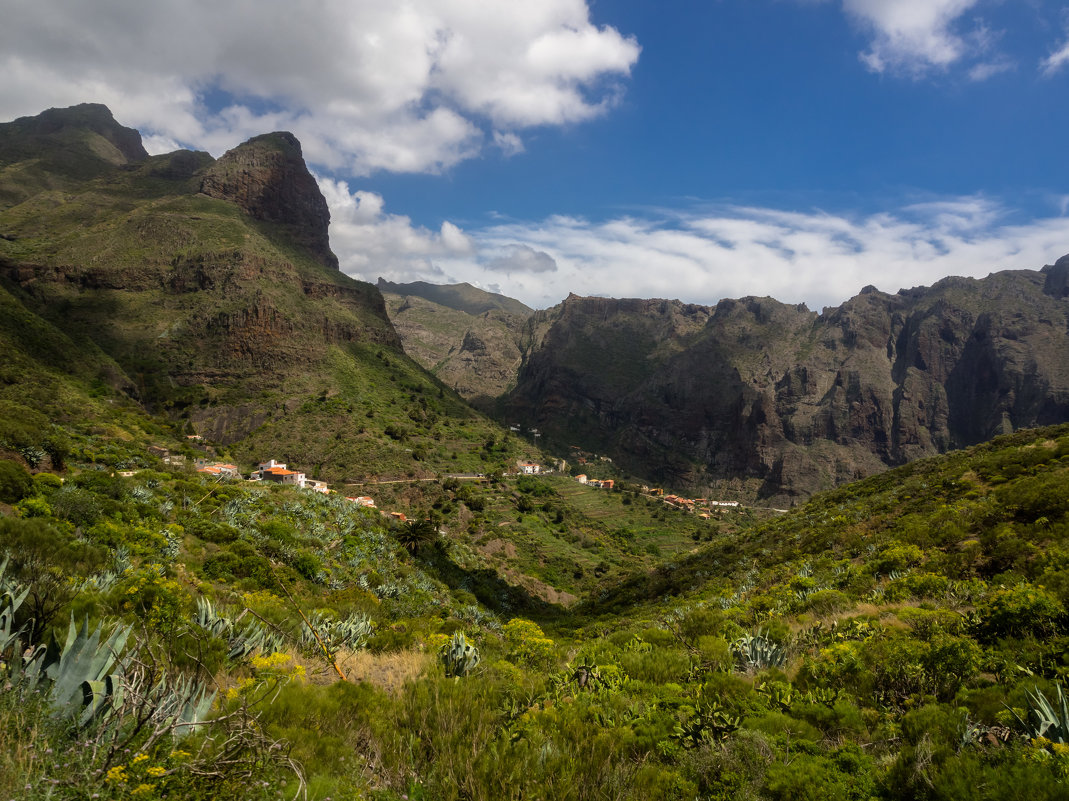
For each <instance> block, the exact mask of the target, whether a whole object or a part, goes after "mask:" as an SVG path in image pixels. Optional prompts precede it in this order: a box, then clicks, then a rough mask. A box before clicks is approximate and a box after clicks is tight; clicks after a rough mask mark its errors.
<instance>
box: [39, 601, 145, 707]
mask: <svg viewBox="0 0 1069 801" xmlns="http://www.w3.org/2000/svg"><path fill="white" fill-rule="evenodd" d="M103 628H104V627H103V625H100V626H98V627H97V628H96V629H95V630H94V631H93V632H92V634H90V633H89V618H88V617H86V618H85V619H84V620H83V621H82V625H81V627H80V628H75V626H74V618H73V617H72V618H71V622H70V627H69V628H68V630H67V642H66V643H65V644H64V646H63V651H62V652H61V653H60V656H59V659H58V660H56V661H55V662H53V663H52V664H50V665H49V666H48V667H47V668H45V674H46V675H47V676H48V678H50V679H51V680H52V689H51V691H50V692H49V700H50V701H51V704H52V706H53V707H55V708H56V710H57V711H58V712H63V711H65V710H66V709H67V708H68V707H69V706H70V705H71V704H74V703H76V702H78V701H80V700H81V698H82V682H85V681H100V680H101V679H102V678H103V677H104V676H106V675H107V674H108V673H109V672H110V671H111V669H112V668H113V667H114V666H115V663H116V661H117V660H118V657H119V652H120V651H122V649H123V647H124V646H125V645H126V640H127V638H128V637H129V636H130V627H129V626H120V627H119V628H117V629H116V630H115V631H113V632H112V633H111V635H110V636H109V637H108V638H107V639H106V640H104V641H103V642H101V640H100V637H101V634H102V633H103Z"/></svg>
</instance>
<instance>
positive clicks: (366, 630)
mask: <svg viewBox="0 0 1069 801" xmlns="http://www.w3.org/2000/svg"><path fill="white" fill-rule="evenodd" d="M372 631H374V626H373V625H372V623H371V619H370V618H369V617H367V616H366V615H362V614H360V613H359V612H356V613H353V614H351V615H349V617H347V618H346V619H345V620H333V619H332V618H330V617H328V616H327V615H324V614H322V613H319V612H313V613H312V614H311V616H309V618H308V622H307V623H302V624H301V642H302V644H304V645H306V646H310V647H314V646H317V645H319V644H320V643H322V645H323V646H324V647H326V649H327V651H329V652H330V653H332V654H334V653H337V652H338V651H339V650H340V649H342V648H349V649H351V650H353V651H356V650H359V649H360V648H363V647H364V646H365V645H366V644H367V640H368V638H369V637H370V636H371V633H372Z"/></svg>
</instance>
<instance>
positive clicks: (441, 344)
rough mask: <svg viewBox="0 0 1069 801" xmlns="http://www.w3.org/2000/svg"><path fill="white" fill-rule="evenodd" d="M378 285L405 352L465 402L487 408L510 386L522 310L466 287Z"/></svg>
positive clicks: (517, 365) (381, 282)
mask: <svg viewBox="0 0 1069 801" xmlns="http://www.w3.org/2000/svg"><path fill="white" fill-rule="evenodd" d="M378 287H379V289H380V290H381V291H382V294H383V297H384V298H385V300H386V308H387V311H388V313H389V315H390V319H391V320H392V321H393V324H394V327H395V328H396V329H397V333H398V335H399V336H400V337H401V341H402V342H403V343H404V348H405V352H406V353H408V354H409V355H410V356H411V357H412V358H414V359H415V360H416V361H417V362H419V363H420V364H421V365H423V366H424V367H425V368H427V369H428V370H430V371H431V372H432V373H434V375H436V376H437V377H438V378H439V379H440V380H441V381H443V382H444V383H445V384H447V385H448V386H450V387H452V388H453V389H454V390H456V391H457V392H458V393H459V394H460V395H461V396H462V397H464V398H465V399H467V400H468V401H469V402H470V403H472V404H474V405H476V406H478V407H480V408H483V409H485V410H488V409H491V408H492V407H493V406H494V404H495V403H496V399H497V398H498V397H499V396H500V395H502V394H504V393H505V392H507V391H508V390H509V389H510V388H511V387H512V385H513V384H514V383H515V380H516V373H517V371H518V370H519V368H520V361H521V357H520V347H519V342H520V339H521V336H522V334H523V329H524V324H525V323H526V321H527V319H528V317H530V316H531V314H532V311H531V309H529V308H528V307H527V306H524V305H523V304H522V303H520V302H519V301H518V300H513V299H512V298H507V297H504V296H502V295H498V294H494V293H492V292H484V291H483V290H480V289H477V288H476V287H473V286H471V285H470V284H451V285H444V286H439V285H435V284H428V283H425V282H423V281H416V282H414V283H410V284H395V283H391V282H389V281H384V280H383V279H381V278H380V279H379V283H378Z"/></svg>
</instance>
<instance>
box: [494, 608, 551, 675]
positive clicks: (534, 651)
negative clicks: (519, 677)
mask: <svg viewBox="0 0 1069 801" xmlns="http://www.w3.org/2000/svg"><path fill="white" fill-rule="evenodd" d="M501 633H502V634H503V635H504V636H505V643H506V645H507V646H508V649H509V659H511V660H512V661H513V662H518V663H520V664H524V665H528V666H529V667H548V666H549V665H550V663H552V661H553V659H554V656H555V652H556V649H555V647H554V645H553V640H551V639H549V638H548V637H546V635H545V633H544V632H543V631H542V629H541V628H539V626H538V624H537V623H532V622H531V621H530V620H523V619H522V618H518V617H517V618H513V619H512V620H510V621H509V622H508V623H506V624H505V625H504V627H503V628H502V630H501Z"/></svg>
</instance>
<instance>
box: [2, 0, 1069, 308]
mask: <svg viewBox="0 0 1069 801" xmlns="http://www.w3.org/2000/svg"><path fill="white" fill-rule="evenodd" d="M87 5H88V4H79V3H76V2H74V0H36V2H33V3H29V2H26V1H25V0H0V13H3V16H4V18H5V20H15V23H14V24H9V25H5V26H4V28H3V30H2V31H0V69H3V70H4V74H5V75H8V76H12V77H13V80H8V81H6V82H5V84H6V85H5V86H4V87H2V88H0V117H2V118H4V119H11V118H13V117H15V116H19V115H22V114H33V113H37V112H38V111H40V110H42V109H44V108H47V107H49V106H61V105H69V104H73V103H77V102H86V101H96V102H105V103H107V104H108V105H109V106H110V107H111V108H112V110H113V112H114V113H115V114H116V117H117V118H118V119H119V120H120V121H121V122H123V123H125V124H128V125H133V126H135V127H137V128H139V129H140V130H141V131H142V133H143V134H144V135H145V137H146V142H147V144H148V146H149V147H150V149H152V150H153V151H154V152H164V151H167V150H170V149H174V148H176V147H178V146H185V147H195V148H198V149H206V150H209V151H210V152H212V153H213V154H215V155H219V154H221V153H222V152H223V151H225V150H226V149H227V148H229V147H232V146H234V145H236V144H237V143H239V142H240V141H242V140H244V139H245V138H248V137H249V136H252V135H255V134H257V133H261V132H264V131H267V130H277V129H286V130H292V131H293V132H294V133H296V134H297V136H298V137H299V138H300V139H301V141H302V143H303V145H304V150H305V156H306V159H307V160H308V161H309V163H310V166H311V167H312V169H313V170H314V172H315V173H316V175H317V176H318V177H319V178H320V182H321V186H322V188H323V190H324V194H325V195H326V196H327V198H328V202H329V203H330V204H331V209H332V217H333V223H332V230H331V238H332V245H333V247H334V249H335V251H336V252H337V253H338V255H339V257H340V259H341V263H342V266H343V269H345V270H346V271H347V272H349V273H350V274H353V275H354V276H356V277H360V278H364V279H367V280H372V281H374V280H375V279H376V278H377V277H378V276H383V277H386V278H388V279H390V280H395V281H409V280H428V281H435V282H440V283H446V282H455V281H469V282H471V283H473V284H476V285H478V286H482V287H484V288H486V289H490V290H492V291H500V292H503V293H505V294H508V295H511V296H513V297H518V298H519V299H521V300H523V301H525V302H527V303H528V304H529V305H532V306H536V307H544V306H548V305H552V304H553V303H556V302H558V301H559V300H560V299H561V298H563V297H564V296H566V295H567V294H568V293H569V292H576V293H577V294H590V295H593V294H597V295H611V296H642V297H654V296H656V297H679V298H681V299H683V300H687V301H692V302H701V303H713V302H715V301H716V300H717V299H719V298H721V297H738V296H741V295H748V294H754V295H772V296H774V297H777V298H779V299H781V300H784V301H787V302H806V303H808V304H809V305H810V306H811V307H813V308H820V307H821V306H823V305H830V304H837V303H840V302H842V301H843V300H845V299H846V298H848V297H850V296H851V295H853V294H856V292H857V291H859V290H860V289H861V287H862V286H865V285H867V284H875V285H876V286H878V287H879V288H881V289H883V290H885V291H890V292H894V291H897V290H898V289H899V288H901V287H908V286H915V285H919V284H930V283H932V282H934V281H936V280H938V279H939V278H941V277H943V276H945V275H950V274H956V275H976V276H983V275H986V274H987V273H989V272H991V271H994V270H997V269H1003V268H1038V267H1040V266H1042V265H1043V264H1044V263H1050V262H1052V261H1053V260H1055V259H1056V258H1058V257H1059V256H1061V255H1064V254H1065V253H1069V217H1067V211H1069V208H1067V207H1069V159H1067V158H1066V152H1065V150H1066V149H1065V146H1064V142H1065V137H1066V131H1069V102H1067V101H1069V96H1067V95H1069V4H1067V3H1062V2H1042V1H1041V0H1034V1H1030V0H1016V1H1013V0H823V1H821V0H719V1H716V2H680V1H679V0H666V1H665V2H660V3H650V2H637V1H633V0H627V1H626V2H625V1H623V0H619V1H616V2H605V0H598V1H596V2H584V0H541V2H540V3H538V4H530V3H527V4H524V3H518V2H512V0H510V1H509V2H503V1H502V2H490V0H479V1H478V2H476V0H408V2H406V3H390V4H384V3H379V2H370V0H316V2H315V3H306V4H304V6H303V11H304V13H302V14H298V15H294V14H293V13H292V11H293V8H294V6H293V4H292V3H283V2H281V0H261V2H260V3H258V4H255V5H247V4H237V3H222V4H220V3H217V2H215V3H212V2H208V0H159V1H158V2H156V3H152V4H144V3H135V2H133V1H132V0H100V2H96V3H94V4H91V5H92V8H88V7H83V6H87ZM250 9H251V11H250ZM253 12H255V13H253Z"/></svg>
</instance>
